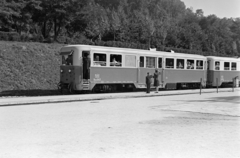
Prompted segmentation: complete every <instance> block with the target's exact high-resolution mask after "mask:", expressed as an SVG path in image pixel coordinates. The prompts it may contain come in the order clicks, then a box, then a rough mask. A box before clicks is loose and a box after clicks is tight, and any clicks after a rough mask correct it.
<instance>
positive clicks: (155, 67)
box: [146, 56, 156, 69]
mask: <svg viewBox="0 0 240 158" xmlns="http://www.w3.org/2000/svg"><path fill="white" fill-rule="evenodd" d="M148 58H153V59H154V60H153V61H154V64H153V66H154V67H148V63H147V61H148V60H147V59H148ZM146 68H149V69H155V68H156V57H153V56H146Z"/></svg>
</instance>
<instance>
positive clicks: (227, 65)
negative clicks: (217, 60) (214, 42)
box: [224, 62, 230, 70]
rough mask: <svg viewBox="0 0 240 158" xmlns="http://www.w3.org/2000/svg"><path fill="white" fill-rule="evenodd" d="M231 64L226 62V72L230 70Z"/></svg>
mask: <svg viewBox="0 0 240 158" xmlns="http://www.w3.org/2000/svg"><path fill="white" fill-rule="evenodd" d="M229 68H230V64H229V62H224V70H230V69H229Z"/></svg>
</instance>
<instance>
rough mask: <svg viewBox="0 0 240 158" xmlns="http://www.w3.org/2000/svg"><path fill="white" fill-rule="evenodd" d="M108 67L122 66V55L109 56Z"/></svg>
mask: <svg viewBox="0 0 240 158" xmlns="http://www.w3.org/2000/svg"><path fill="white" fill-rule="evenodd" d="M110 66H118V67H121V66H122V55H118V54H111V55H110Z"/></svg>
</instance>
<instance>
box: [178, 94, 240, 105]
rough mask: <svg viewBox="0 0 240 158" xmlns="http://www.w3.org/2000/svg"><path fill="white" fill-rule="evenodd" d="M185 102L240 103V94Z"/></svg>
mask: <svg viewBox="0 0 240 158" xmlns="http://www.w3.org/2000/svg"><path fill="white" fill-rule="evenodd" d="M179 101H180V100H179ZM186 102H192V103H193V102H232V103H240V95H236V96H227V97H213V98H210V99H206V100H189V101H186Z"/></svg>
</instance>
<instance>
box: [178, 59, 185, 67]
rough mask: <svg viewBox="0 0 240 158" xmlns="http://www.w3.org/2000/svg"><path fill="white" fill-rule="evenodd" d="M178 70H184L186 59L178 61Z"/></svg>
mask: <svg viewBox="0 0 240 158" xmlns="http://www.w3.org/2000/svg"><path fill="white" fill-rule="evenodd" d="M177 69H184V59H177Z"/></svg>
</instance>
